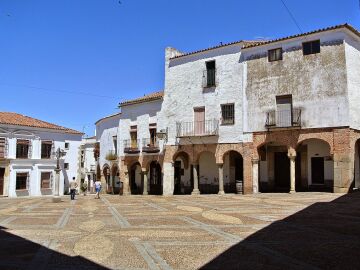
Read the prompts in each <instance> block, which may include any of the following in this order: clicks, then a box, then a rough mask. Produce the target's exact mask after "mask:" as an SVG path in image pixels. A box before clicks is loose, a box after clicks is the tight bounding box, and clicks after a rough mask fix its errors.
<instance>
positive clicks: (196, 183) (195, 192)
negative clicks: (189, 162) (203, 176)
mask: <svg viewBox="0 0 360 270" xmlns="http://www.w3.org/2000/svg"><path fill="white" fill-rule="evenodd" d="M192 174H193V179H194V189H193V191H192V192H191V195H198V194H200V190H199V179H198V171H197V164H193V171H192Z"/></svg>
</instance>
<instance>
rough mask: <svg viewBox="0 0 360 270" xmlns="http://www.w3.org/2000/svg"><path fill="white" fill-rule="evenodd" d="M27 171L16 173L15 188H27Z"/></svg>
mask: <svg viewBox="0 0 360 270" xmlns="http://www.w3.org/2000/svg"><path fill="white" fill-rule="evenodd" d="M29 180H30V179H29V173H17V174H16V190H27V189H28V187H29Z"/></svg>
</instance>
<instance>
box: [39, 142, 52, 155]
mask: <svg viewBox="0 0 360 270" xmlns="http://www.w3.org/2000/svg"><path fill="white" fill-rule="evenodd" d="M51 150H52V141H42V142H41V158H44V159H46V158H47V159H48V158H51Z"/></svg>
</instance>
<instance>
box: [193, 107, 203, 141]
mask: <svg viewBox="0 0 360 270" xmlns="http://www.w3.org/2000/svg"><path fill="white" fill-rule="evenodd" d="M194 129H195V135H202V134H204V133H205V108H204V107H201V108H195V109H194Z"/></svg>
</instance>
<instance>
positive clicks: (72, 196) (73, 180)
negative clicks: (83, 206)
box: [70, 177, 78, 200]
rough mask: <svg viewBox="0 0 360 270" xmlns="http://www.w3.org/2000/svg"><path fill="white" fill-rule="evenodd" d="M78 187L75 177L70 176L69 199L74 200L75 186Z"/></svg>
mask: <svg viewBox="0 0 360 270" xmlns="http://www.w3.org/2000/svg"><path fill="white" fill-rule="evenodd" d="M77 187H78V184H77V183H76V181H75V177H73V178H72V181H71V182H70V197H71V200H75V193H76V188H77Z"/></svg>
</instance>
